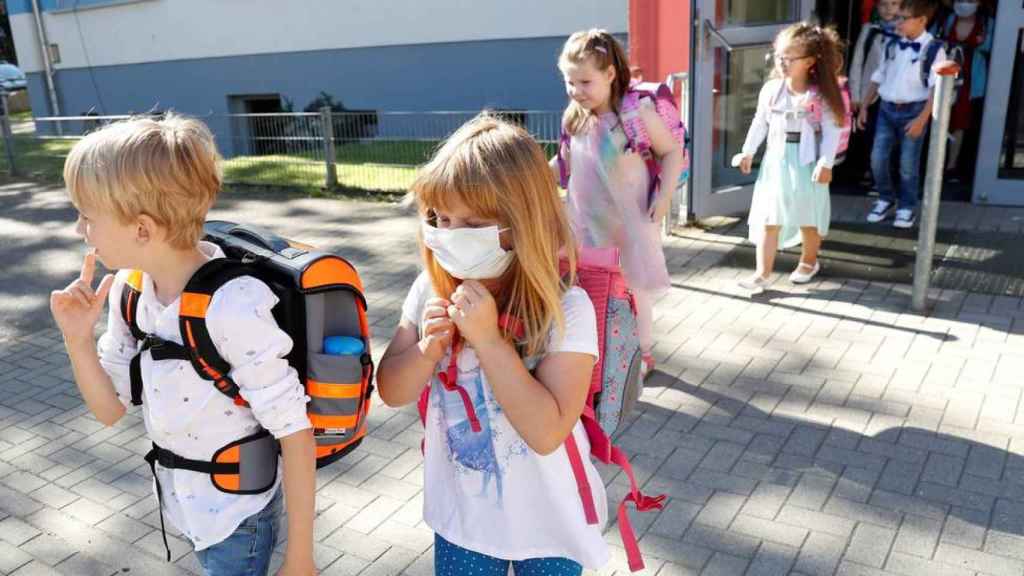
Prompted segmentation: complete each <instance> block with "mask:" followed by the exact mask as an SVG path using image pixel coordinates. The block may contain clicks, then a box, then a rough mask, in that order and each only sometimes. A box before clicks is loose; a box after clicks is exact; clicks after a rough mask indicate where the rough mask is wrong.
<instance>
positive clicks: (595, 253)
mask: <svg viewBox="0 0 1024 576" xmlns="http://www.w3.org/2000/svg"><path fill="white" fill-rule="evenodd" d="M618 262H619V254H618V250H617V249H615V248H581V249H580V253H579V261H578V262H577V267H576V284H577V285H578V286H579V287H581V288H583V290H584V291H586V293H587V295H588V296H589V297H590V300H591V302H593V304H594V312H595V313H596V315H597V341H598V348H599V355H600V359H599V361H598V362H597V363H596V364H595V365H594V373H593V375H592V376H591V380H590V390H589V391H588V393H587V403H586V406H584V408H583V414H582V415H581V417H580V419H581V420H582V421H583V427H584V429H585V430H586V432H587V438H588V440H589V441H590V455H591V456H593V457H594V458H597V460H598V461H600V462H602V463H604V464H615V465H617V466H619V467H620V468H622V470H623V472H625V474H626V477H627V478H629V486H630V491H629V493H628V494H627V495H626V497H625V498H623V500H622V502H620V503H619V507H618V523H619V534H620V536H621V537H622V544H623V546H624V547H625V549H626V558H627V560H628V562H629V568H630V570H632V571H634V572H636V571H638V570H642V569H643V568H644V562H643V558H642V557H641V555H640V547H639V546H638V545H637V541H636V533H635V532H634V531H633V526H632V524H631V522H630V520H629V514H628V513H627V511H626V504H627V502H632V503H633V505H634V506H635V507H636V509H637V511H638V512H647V511H650V510H660V509H661V508H662V505H663V503H664V501H665V496H664V495H659V496H654V497H651V496H647V495H645V494H643V493H641V492H640V489H639V487H638V486H637V483H636V477H635V476H634V474H633V467H632V466H631V465H630V463H629V458H628V457H627V456H626V454H625V452H623V451H622V450H621V449H620V448H619V447H618V446H615V445H614V444H612V441H611V436H612V435H613V434H614V433H615V432H616V431H617V430H618V429H619V427H620V426H621V424H622V422H623V421H624V420H625V419H626V417H627V416H628V415H629V412H630V411H632V409H633V406H634V405H635V404H636V401H637V398H638V397H639V393H640V357H641V353H640V337H639V336H638V335H637V317H636V303H635V302H634V300H633V295H632V294H631V293H630V292H629V290H628V289H627V288H626V280H625V278H624V277H623V276H622V272H621V270H620V269H619V265H618ZM561 267H562V273H563V274H564V273H566V272H567V271H568V264H567V262H566V261H565V260H563V261H562V262H561ZM503 321H504V319H503ZM452 346H453V348H452V349H453V353H452V356H451V360H450V361H449V364H448V367H447V369H446V370H445V371H444V372H442V373H441V374H439V375H438V378H439V380H440V381H441V384H442V386H443V387H444V389H445V390H446V391H448V392H453V393H456V394H458V395H459V397H460V398H461V399H462V403H463V406H464V407H465V409H466V417H467V420H468V421H469V423H470V429H471V430H473V431H474V432H480V431H481V426H480V422H479V420H478V419H477V416H476V411H475V409H474V408H473V401H472V399H471V398H470V397H469V393H468V392H466V390H465V388H463V387H462V386H460V385H459V384H458V381H457V376H458V366H457V365H456V358H457V357H458V353H457V352H458V351H459V350H460V349H461V346H462V342H461V341H460V339H459V338H458V336H457V335H456V337H455V338H454V339H453V341H452ZM429 398H430V386H429V385H427V386H426V387H425V388H424V390H423V392H422V393H421V394H420V398H419V402H418V403H417V407H418V409H419V413H420V422H421V423H423V424H424V425H425V424H426V418H427V403H428V402H429ZM565 451H566V455H567V456H568V457H569V464H570V466H571V467H572V471H573V476H574V477H575V478H576V485H577V488H578V491H579V495H580V500H581V503H582V506H583V513H584V515H585V517H586V520H587V524H597V523H598V522H599V517H598V513H597V507H596V505H595V503H594V496H593V491H592V489H591V486H590V482H589V480H588V479H587V474H586V470H585V468H584V467H583V455H582V454H581V453H580V449H579V446H578V445H577V443H576V439H575V437H574V436H573V435H572V434H570V435H569V436H568V437H567V438H566V439H565Z"/></svg>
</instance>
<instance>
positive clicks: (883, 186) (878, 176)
mask: <svg viewBox="0 0 1024 576" xmlns="http://www.w3.org/2000/svg"><path fill="white" fill-rule="evenodd" d="M925 104H927V102H923V101H922V102H914V103H913V104H906V105H900V106H897V105H895V104H893V103H892V102H886V101H885V100H883V101H882V105H881V107H880V109H879V111H878V124H877V125H876V127H875V145H874V147H873V148H872V149H871V172H872V174H873V175H874V177H875V185H876V186H878V195H879V197H881V199H882V200H888V201H889V202H896V206H897V207H899V208H910V209H914V208H916V207H917V197H918V195H920V193H921V152H922V150H923V149H924V134H921V136H919V137H917V138H911V137H910V136H907V133H906V129H907V126H909V125H910V123H911V122H912V121H913V120H914V118H917V117H918V116H919V115H920V114H921V111H922V110H924V106H925ZM897 143H899V145H900V170H899V172H900V180H899V196H898V199H897V194H896V190H895V186H894V184H893V177H892V168H891V165H890V163H889V160H890V158H891V157H892V149H893V147H894V146H895V145H896V144H897Z"/></svg>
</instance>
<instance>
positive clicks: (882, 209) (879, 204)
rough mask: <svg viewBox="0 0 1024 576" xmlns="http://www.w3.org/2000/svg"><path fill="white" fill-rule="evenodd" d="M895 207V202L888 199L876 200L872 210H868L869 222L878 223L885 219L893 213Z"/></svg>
mask: <svg viewBox="0 0 1024 576" xmlns="http://www.w3.org/2000/svg"><path fill="white" fill-rule="evenodd" d="M894 207H895V206H894V205H893V203H892V202H889V201H888V200H875V205H874V206H873V207H872V208H871V212H868V222H870V223H872V224H877V223H878V222H881V221H882V220H885V219H886V218H888V217H889V215H890V214H891V213H892V209H893V208H894Z"/></svg>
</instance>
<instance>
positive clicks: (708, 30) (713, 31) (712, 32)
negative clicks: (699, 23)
mask: <svg viewBox="0 0 1024 576" xmlns="http://www.w3.org/2000/svg"><path fill="white" fill-rule="evenodd" d="M704 33H705V34H706V35H707V36H708V37H709V38H710V37H714V39H715V40H717V41H718V43H719V44H721V45H722V48H725V50H726V52H732V44H730V43H729V41H728V40H726V39H725V36H722V33H721V32H719V31H718V29H717V28H715V25H714V24H712V23H711V21H710V20H708V19H707V18H705V19H704Z"/></svg>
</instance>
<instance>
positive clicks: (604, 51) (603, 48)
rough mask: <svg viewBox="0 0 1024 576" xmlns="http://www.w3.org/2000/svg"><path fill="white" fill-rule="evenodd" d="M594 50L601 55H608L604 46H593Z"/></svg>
mask: <svg viewBox="0 0 1024 576" xmlns="http://www.w3.org/2000/svg"><path fill="white" fill-rule="evenodd" d="M594 50H597V51H598V52H600V53H601V54H608V49H607V48H605V47H604V46H594Z"/></svg>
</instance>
